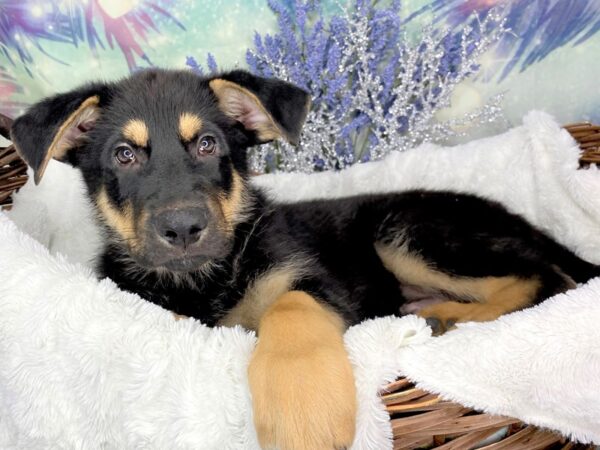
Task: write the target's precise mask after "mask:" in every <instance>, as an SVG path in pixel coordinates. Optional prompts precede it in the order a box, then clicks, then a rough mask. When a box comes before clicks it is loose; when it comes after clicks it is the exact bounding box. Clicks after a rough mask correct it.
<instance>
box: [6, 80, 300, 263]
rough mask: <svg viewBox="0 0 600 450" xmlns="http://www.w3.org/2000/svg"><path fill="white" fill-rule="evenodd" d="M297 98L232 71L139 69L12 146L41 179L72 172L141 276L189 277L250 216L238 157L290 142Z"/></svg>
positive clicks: (64, 104) (74, 97)
mask: <svg viewBox="0 0 600 450" xmlns="http://www.w3.org/2000/svg"><path fill="white" fill-rule="evenodd" d="M307 105H308V96H307V94H306V93H305V92H304V91H302V90H300V89H298V88H296V87H294V86H292V85H290V84H288V83H284V82H282V81H278V80H267V79H263V78H259V77H254V76H252V75H250V74H248V73H246V72H242V71H236V72H230V73H227V74H222V75H221V76H218V77H213V78H202V77H199V76H196V75H194V74H192V73H190V72H176V71H157V70H153V71H146V72H140V73H138V74H136V75H134V76H132V77H130V78H128V79H126V80H123V81H121V82H118V83H113V84H94V85H89V86H86V87H83V88H80V89H77V90H75V91H72V92H69V93H66V94H61V95H59V96H56V97H53V98H50V99H47V100H44V101H42V102H40V103H39V104H37V105H34V106H33V107H32V108H31V109H30V110H29V111H28V112H27V113H26V114H25V115H24V116H22V117H20V118H19V119H17V120H16V121H15V123H14V125H13V129H12V131H11V134H12V138H13V141H14V143H15V145H16V147H17V149H18V150H19V152H20V153H21V155H22V156H23V157H24V159H25V160H26V161H27V162H28V163H29V165H31V166H32V167H33V169H34V173H35V179H36V182H38V181H39V179H40V178H41V176H42V175H43V172H44V170H45V167H46V165H47V163H48V161H49V160H50V159H51V158H55V159H58V160H61V161H65V162H69V163H71V164H73V165H74V166H76V167H79V168H80V169H81V171H82V173H83V176H84V179H85V181H86V183H87V187H88V191H89V194H90V196H91V198H92V200H93V202H94V203H95V205H96V208H97V211H98V213H99V217H100V218H101V219H102V221H103V222H104V223H105V224H106V226H107V229H108V230H109V236H110V238H111V241H112V244H113V245H118V246H119V247H120V248H121V249H123V250H124V251H125V253H126V254H127V255H128V256H129V257H131V259H133V260H134V261H135V262H136V263H137V264H138V265H140V266H142V267H144V268H146V269H151V270H152V269H167V270H170V271H194V270H197V269H200V268H202V267H203V266H204V265H205V264H207V263H210V262H211V261H214V260H216V259H219V258H223V257H225V256H226V255H227V254H228V253H229V252H230V251H231V247H232V243H233V232H234V230H235V227H236V225H237V224H239V223H240V222H241V221H243V220H244V219H245V217H246V216H247V214H248V212H249V211H250V209H251V208H252V198H251V196H250V195H249V192H248V189H247V185H246V170H247V169H246V155H245V149H246V148H247V147H248V146H250V145H254V144H256V143H261V142H267V141H270V140H273V139H277V138H284V139H287V140H288V141H290V142H294V143H295V142H296V141H297V140H298V138H299V134H300V128H301V125H302V123H303V121H304V118H305V116H306V113H307Z"/></svg>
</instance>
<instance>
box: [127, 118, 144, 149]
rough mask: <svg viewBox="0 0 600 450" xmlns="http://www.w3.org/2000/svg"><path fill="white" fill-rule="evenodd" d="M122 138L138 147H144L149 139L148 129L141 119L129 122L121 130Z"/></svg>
mask: <svg viewBox="0 0 600 450" xmlns="http://www.w3.org/2000/svg"><path fill="white" fill-rule="evenodd" d="M122 133H123V137H124V138H125V139H128V140H129V141H131V142H133V143H134V144H135V145H137V146H138V147H146V146H147V145H148V141H149V139H150V132H149V131H148V127H147V126H146V124H145V123H144V121H143V120H141V119H131V120H129V121H128V122H127V123H126V124H125V126H124V127H123V130H122Z"/></svg>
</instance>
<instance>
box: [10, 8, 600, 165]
mask: <svg viewBox="0 0 600 450" xmlns="http://www.w3.org/2000/svg"><path fill="white" fill-rule="evenodd" d="M491 14H493V15H495V16H494V17H493V20H489V17H490V15H491ZM364 15H369V18H368V20H366V21H365V22H364V23H365V24H366V25H365V26H366V27H367V28H365V29H364V30H363V32H364V33H366V34H369V36H368V42H367V44H366V45H367V46H369V49H371V50H372V51H373V54H375V53H376V52H379V53H380V54H383V53H384V52H392V53H393V52H394V51H395V52H396V53H393V55H396V56H390V57H388V59H385V60H383V59H382V60H377V61H375V60H374V59H372V60H364V61H362V62H361V61H360V60H359V59H356V60H353V62H352V64H354V65H355V66H356V67H359V68H360V67H362V66H361V64H362V65H363V66H366V65H370V64H372V65H377V64H379V66H378V68H377V69H373V70H371V72H369V70H367V69H366V68H365V69H364V70H365V72H364V73H365V74H367V75H368V74H369V73H371V74H375V75H376V76H377V78H376V79H377V80H379V81H380V82H381V83H382V84H385V76H386V75H385V74H386V72H385V70H386V68H389V67H391V66H392V63H394V64H396V65H395V66H394V67H393V68H392V69H393V70H392V69H389V70H388V72H389V73H388V75H389V77H392V78H393V77H396V80H397V79H399V78H398V77H400V76H401V75H402V67H403V66H405V65H407V64H408V63H407V58H409V57H411V55H412V57H413V59H414V58H418V57H420V56H419V55H420V54H419V52H424V51H427V50H423V48H425V47H423V46H424V45H425V44H420V43H421V42H424V39H425V38H424V36H425V37H426V36H430V37H431V36H433V37H434V38H435V39H438V40H437V41H436V43H435V44H432V46H431V50H432V52H433V50H435V51H437V50H436V49H440V48H441V49H442V50H441V51H442V53H443V55H442V56H441V59H440V58H438V60H436V64H437V65H436V67H435V68H434V69H431V67H430V65H427V64H429V63H427V62H422V63H421V66H420V67H417V68H416V69H415V71H414V72H411V76H410V81H411V82H415V83H421V84H426V83H427V77H426V76H424V75H423V71H426V70H430V71H431V70H433V71H434V72H435V73H436V74H437V75H436V76H437V78H436V80H437V81H436V82H439V83H440V84H443V83H442V82H440V81H439V80H440V79H441V78H440V77H441V75H440V74H442V75H444V78H443V79H444V80H445V81H446V82H450V81H452V83H451V84H452V85H451V86H450V88H451V92H449V94H448V95H449V98H450V99H451V101H452V105H451V107H450V108H447V107H445V106H446V105H445V104H444V103H443V102H438V103H435V105H434V104H433V103H432V104H431V105H433V106H431V108H432V109H434V111H432V112H434V113H435V114H434V116H435V120H446V121H448V120H450V121H451V122H452V120H453V119H454V118H457V117H459V116H461V117H464V115H465V114H466V115H467V116H468V115H469V114H471V113H472V112H473V111H476V110H478V108H479V109H480V108H482V107H484V106H485V105H487V104H488V103H489V102H490V99H495V98H496V97H495V96H496V95H498V94H502V95H503V97H502V98H501V99H500V100H498V101H499V103H498V105H499V106H498V108H499V109H501V112H502V113H503V116H504V119H502V120H499V119H498V117H496V115H494V117H492V115H493V114H491V113H490V112H489V111H488V112H487V113H485V114H484V115H483V116H482V118H483V119H484V120H480V121H479V122H478V123H480V124H481V123H482V122H487V120H485V119H487V118H489V119H490V121H493V123H494V125H493V126H492V127H491V128H490V127H489V126H487V127H486V129H488V130H493V131H498V130H500V129H503V128H507V127H509V126H511V125H512V124H517V123H519V122H520V118H521V117H522V116H523V114H524V113H525V112H527V111H528V110H530V109H534V108H537V109H544V110H546V111H548V112H550V113H552V114H553V115H555V116H556V117H557V118H558V120H559V121H560V122H563V123H568V122H573V121H580V120H591V121H595V122H599V123H600V88H599V87H598V74H600V58H598V55H600V34H599V33H597V31H598V30H600V0H505V1H501V0H445V1H443V0H404V1H402V2H399V1H384V0H371V1H369V0H346V1H334V0H324V1H322V2H314V1H310V0H309V1H300V0H229V1H225V0H210V1H208V0H206V1H192V0H0V48H1V52H0V110H1V111H2V112H3V113H5V114H8V115H11V116H15V115H18V114H19V113H20V112H22V111H23V110H24V108H26V106H27V105H28V104H30V103H32V102H34V101H36V100H38V99H40V98H42V97H44V96H46V95H49V94H52V93H55V92H60V91H64V90H67V89H69V88H71V87H74V86H76V85H78V84H80V83H83V82H85V81H87V80H91V79H98V78H100V79H105V80H112V79H117V78H120V77H123V76H126V75H127V74H129V73H130V72H132V71H135V70H138V69H140V68H145V67H151V66H159V67H170V68H188V69H190V70H197V71H199V70H204V71H205V72H206V71H210V70H214V69H215V68H216V67H217V66H218V68H233V67H236V66H240V67H247V66H248V64H250V65H254V69H255V71H258V72H260V73H277V74H281V73H284V74H287V75H289V77H288V78H291V79H292V81H294V79H293V77H294V76H295V75H294V73H293V71H294V70H295V69H293V67H294V66H298V64H301V65H306V64H307V63H308V61H307V60H302V61H300V62H298V61H296V62H295V63H294V62H291V63H290V61H287V63H286V64H287V66H285V67H284V69H285V70H284V72H281V70H279V69H281V67H280V68H279V69H277V70H274V69H273V68H272V67H271V68H269V66H268V64H267V65H265V61H266V60H267V59H268V58H269V57H272V58H282V61H283V59H285V58H286V57H290V56H289V55H294V48H292V47H293V46H294V45H300V44H302V45H304V44H306V45H308V47H307V48H308V53H307V52H306V51H305V52H304V56H305V57H306V58H308V56H307V55H308V54H310V53H311V52H312V53H315V52H316V53H318V52H317V50H319V49H320V50H319V51H321V53H322V56H323V61H321V62H319V64H321V66H318V67H316V68H313V70H315V71H321V72H323V73H325V72H326V71H327V70H328V66H327V64H330V65H331V61H332V58H335V57H336V53H335V51H338V53H339V55H338V56H339V57H340V58H342V57H343V52H344V45H346V46H347V45H349V44H348V42H346V43H339V42H338V41H337V40H336V39H338V40H339V39H342V38H341V37H340V36H342V35H344V33H346V34H348V33H349V31H348V30H351V29H356V27H359V25H356V24H359V22H360V16H364ZM340 17H342V18H344V17H345V18H346V19H347V20H346V22H344V21H343V20H341V19H340ZM500 17H501V18H502V20H500ZM486 18H487V19H488V22H485V23H484V26H482V25H481V23H482V21H485V20H486ZM352 20H354V21H355V25H352V23H353V22H352ZM344 26H345V27H346V28H343V27H344ZM352 26H354V27H355V28H352ZM319 27H320V28H319ZM336 27H338V28H339V30H337V31H336ZM378 27H379V28H378ZM465 27H469V28H468V30H469V31H468V32H464V30H465ZM500 28H501V30H500V31H499V29H500ZM355 31H356V30H355ZM359 31H360V30H359ZM336 32H337V33H338V34H337V35H335V33H336ZM286 33H296V36H295V37H294V39H295V40H294V42H292V43H290V40H289V39H290V38H289V36H287V37H286ZM327 33H329V35H327V36H326V34H327ZM336 36H337V37H336ZM486 36H487V37H489V39H488V41H489V42H487V41H486V42H485V45H482V46H481V48H478V47H477V45H478V42H482V41H485V40H486ZM277 39H279V40H277ZM286 39H287V40H286ZM311 39H312V41H311ZM390 40H398V41H399V42H402V43H403V44H401V45H400V46H396V47H395V50H394V49H392V47H391V46H390V42H389V41H390ZM461 40H462V41H461ZM406 42H413V43H414V45H413V46H412V47H411V48H412V53H410V52H407V51H404V50H403V49H405V48H408V47H407V46H405V44H404V43H406ZM461 42H463V44H464V45H463V47H462V48H461ZM307 43H308V44H307ZM336 43H339V49H337V50H336V48H335V46H336V45H337V44H336ZM278 45H279V46H280V47H282V48H283V52H279V53H282V54H279V55H276V54H275V53H277V49H276V47H277V46H278ZM311 45H313V46H314V48H313V47H310V46H311ZM352 45H358V44H356V42H353V43H352ZM420 45H421V46H420ZM378 46H379V47H378ZM398 48H400V50H398ZM390 49H391V50H390ZM474 49H475V50H474ZM479 50H482V51H481V52H480V54H479V53H477V52H478V51H479ZM316 53H315V54H316ZM392 53H389V54H390V55H391V54H392ZM442 53H440V55H441V54H442ZM471 54H473V55H476V56H477V63H476V64H475V63H474V62H473V61H470V62H469V67H467V68H464V67H463V68H462V69H456V67H459V66H460V64H463V66H464V64H465V61H467V60H468V56H469V55H471ZM340 55H341V56H340ZM415 55H416V56H415ZM207 56H208V58H207ZM257 58H258V60H257ZM261 58H262V59H261ZM394 58H396V60H395V62H394V61H392V60H393V59H394ZM313 63H314V61H313ZM282 64H283V63H282ZM384 65H385V67H383V66H384ZM415 67H416V66H415ZM290 70H291V72H292V73H290V72H289V71H290ZM332 70H333V69H332ZM453 70H454V72H453ZM269 71H270V72H269ZM378 71H379V72H378ZM457 73H458V74H459V75H456V74H457ZM307 74H308V75H307ZM309 75H310V73H309V72H308V71H307V72H306V74H305V75H302V76H304V78H302V80H303V81H302V80H301V81H302V82H305V83H311V81H310V80H309V79H308V78H307V77H309ZM296 76H298V77H300V76H301V75H296ZM373 76H374V75H373ZM338 78H339V77H338ZM338 78H336V80H338ZM332 80H333V78H332V79H330V80H329V81H328V83H330V84H329V85H328V86H329V87H328V89H333V88H332V87H331V83H333V81H332ZM453 80H458V81H460V82H457V83H454V82H453ZM342 81H343V82H344V83H348V80H347V79H343V80H342ZM313 84H314V83H313ZM442 87H443V86H442ZM315 89H316V88H315ZM319 89H321V88H319ZM352 89H354V91H353V92H356V89H360V88H357V87H356V86H355V87H353V88H352ZM435 89H438V88H437V87H436V88H435ZM435 89H434V90H430V91H428V93H427V94H426V95H425V96H424V97H423V98H435V96H436V95H438V94H437V92H439V91H436V90H435ZM340 92H341V91H340ZM398 92H399V91H390V95H389V98H388V100H387V101H388V106H384V109H385V111H383V113H382V114H384V115H385V114H387V115H390V114H392V112H393V111H391V110H390V108H391V106H390V105H392V103H391V102H392V100H389V99H391V98H395V97H394V96H396V97H397V96H398V95H399V94H398ZM338 94H339V92H338ZM323 95H324V94H323ZM369 95H371V94H369ZM381 95H383V94H381ZM332 98H333V97H332ZM340 98H341V97H340V96H339V95H338V96H336V97H335V98H333V100H335V101H337V102H340ZM381 98H383V97H381ZM377 99H380V94H377ZM333 100H332V101H333ZM367 100H368V99H367ZM384 100H385V99H384ZM369 101H371V102H372V101H373V96H372V95H371V97H370V100H369ZM382 101H383V100H382ZM323 102H324V103H323V104H327V101H326V99H324V100H323ZM332 104H333V103H331V102H330V104H327V105H328V106H327V105H326V106H327V107H328V108H333V106H331V105H332ZM424 105H425V106H427V102H426V101H425V102H422V101H417V102H413V103H412V104H411V108H412V109H411V111H412V112H419V111H420V108H421V109H422V108H423V107H424ZM363 106H364V105H363ZM354 107H355V110H353V111H354V112H353V114H354V115H353V116H352V117H351V118H349V119H348V118H346V119H344V120H345V122H344V126H345V127H346V128H344V130H346V131H344V133H346V134H348V136H351V138H349V139H350V140H349V141H348V142H351V144H352V145H357V142H358V143H360V142H362V141H361V139H363V140H365V142H367V143H366V144H364V145H365V148H367V147H368V148H370V149H371V150H369V149H367V150H365V152H366V153H365V152H363V153H361V154H360V155H358V156H357V155H356V154H353V155H351V156H344V158H345V159H344V158H341V157H340V158H339V160H337V161H336V163H335V164H334V165H333V166H331V167H333V168H339V167H342V166H344V165H345V162H344V161H350V160H352V161H354V160H358V159H357V158H362V159H363V160H366V159H368V158H369V156H368V155H369V154H371V155H373V150H372V149H373V148H374V147H373V146H374V145H381V143H382V139H383V137H382V135H381V134H377V133H378V132H377V130H378V126H373V121H374V120H375V119H373V117H372V115H369V114H367V115H361V114H362V113H361V112H360V111H358V109H356V108H359V106H356V105H355V106H354ZM371 107H372V108H374V106H373V105H372V104H371ZM392 109H393V108H392ZM357 111H358V112H357ZM409 115H410V113H406V112H404V113H402V114H400V113H397V114H396V117H394V122H393V123H394V125H393V127H397V128H398V129H399V130H400V131H402V132H403V133H406V130H407V129H408V127H409V125H410V124H407V123H408V122H406V120H407V117H409ZM367 116H368V117H367ZM382 117H383V116H382ZM315 120H317V119H315ZM369 121H371V122H370V125H369V126H370V128H369V130H370V131H369V132H367V133H366V134H365V132H364V128H361V127H364V126H365V123H367V122H369ZM349 122H352V125H351V126H350V125H349ZM315 123H316V122H315ZM432 123H433V122H431V121H427V122H426V126H429V127H431V126H432ZM452 123H453V124H454V125H456V124H455V123H454V122H452ZM386 126H387V125H386ZM393 127H392V128H393ZM423 127H425V125H423ZM379 128H381V127H379ZM476 128H477V127H476ZM388 130H389V128H388ZM476 134H477V130H476V131H475V134H472V133H466V137H463V138H467V137H468V136H473V135H476ZM428 137H432V138H435V136H429V134H427V133H426V132H425V131H422V133H421V134H420V135H419V136H418V137H417V138H415V139H412V140H405V141H402V143H401V146H410V145H412V143H418V142H419V141H422V140H427V138H428ZM442 137H443V136H442ZM390 142H391V143H392V144H397V142H399V141H394V140H393V139H392V140H391V141H390ZM335 145H336V147H335V148H334V149H333V150H332V151H333V152H335V153H336V154H337V155H341V154H343V152H344V151H345V150H344V149H343V148H341V147H340V144H339V143H336V144H335ZM361 145H362V144H361ZM398 145H400V144H398ZM281 151H283V150H280V152H281ZM369 152H371V153H369ZM260 157H261V158H266V159H268V157H269V155H265V154H262V155H261V156H260ZM271 157H272V155H271ZM348 158H350V159H348ZM310 164H316V166H317V167H325V168H331V167H330V166H327V165H326V164H325V165H323V163H322V162H319V156H318V155H316V156H311V159H310ZM319 164H321V166H319ZM290 167H291V166H290ZM291 168H292V169H293V168H294V167H291Z"/></svg>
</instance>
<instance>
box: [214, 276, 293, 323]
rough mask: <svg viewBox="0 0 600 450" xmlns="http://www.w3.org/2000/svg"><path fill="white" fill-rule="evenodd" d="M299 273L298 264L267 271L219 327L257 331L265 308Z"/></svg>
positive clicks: (286, 288)
mask: <svg viewBox="0 0 600 450" xmlns="http://www.w3.org/2000/svg"><path fill="white" fill-rule="evenodd" d="M301 272H302V267H301V266H300V264H287V265H285V266H283V267H278V268H276V269H272V270H269V271H267V272H266V273H265V274H263V275H261V276H260V277H259V278H258V279H257V280H256V281H254V283H252V284H251V285H250V287H249V288H248V289H247V290H246V292H245V294H244V297H243V298H242V299H241V300H240V301H239V302H238V303H237V305H235V307H233V308H232V309H231V310H230V311H229V312H228V313H227V315H226V316H225V317H223V318H222V319H221V320H220V321H219V325H222V326H226V327H232V326H234V325H241V326H243V327H244V328H247V329H248V330H257V329H258V324H259V321H260V318H261V317H262V316H263V314H264V313H265V311H266V310H267V308H269V307H270V306H271V305H272V304H273V303H274V302H275V300H277V299H278V298H279V297H281V296H282V295H283V294H285V293H286V292H288V291H289V290H290V288H291V286H292V283H293V282H294V281H295V280H297V279H298V278H299V276H300V274H301Z"/></svg>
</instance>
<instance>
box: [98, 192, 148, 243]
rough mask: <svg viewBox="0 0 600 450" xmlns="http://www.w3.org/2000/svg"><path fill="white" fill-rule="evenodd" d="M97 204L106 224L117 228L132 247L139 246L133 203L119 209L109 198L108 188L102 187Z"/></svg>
mask: <svg viewBox="0 0 600 450" xmlns="http://www.w3.org/2000/svg"><path fill="white" fill-rule="evenodd" d="M96 205H97V206H98V210H99V211H100V213H101V214H102V217H103V218H104V220H105V222H106V224H107V225H108V226H109V227H111V228H112V229H113V230H115V231H116V232H117V233H118V234H119V235H120V236H121V237H122V238H123V240H125V241H126V242H127V244H128V245H129V246H130V248H136V247H139V245H140V243H139V242H138V241H137V234H136V232H135V230H136V223H135V219H134V214H133V208H132V207H131V205H127V206H125V209H124V210H119V209H118V208H116V207H115V206H114V205H113V203H112V202H111V201H110V200H109V198H108V195H107V194H106V190H105V189H102V190H101V191H100V193H99V194H98V196H97V197H96Z"/></svg>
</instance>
